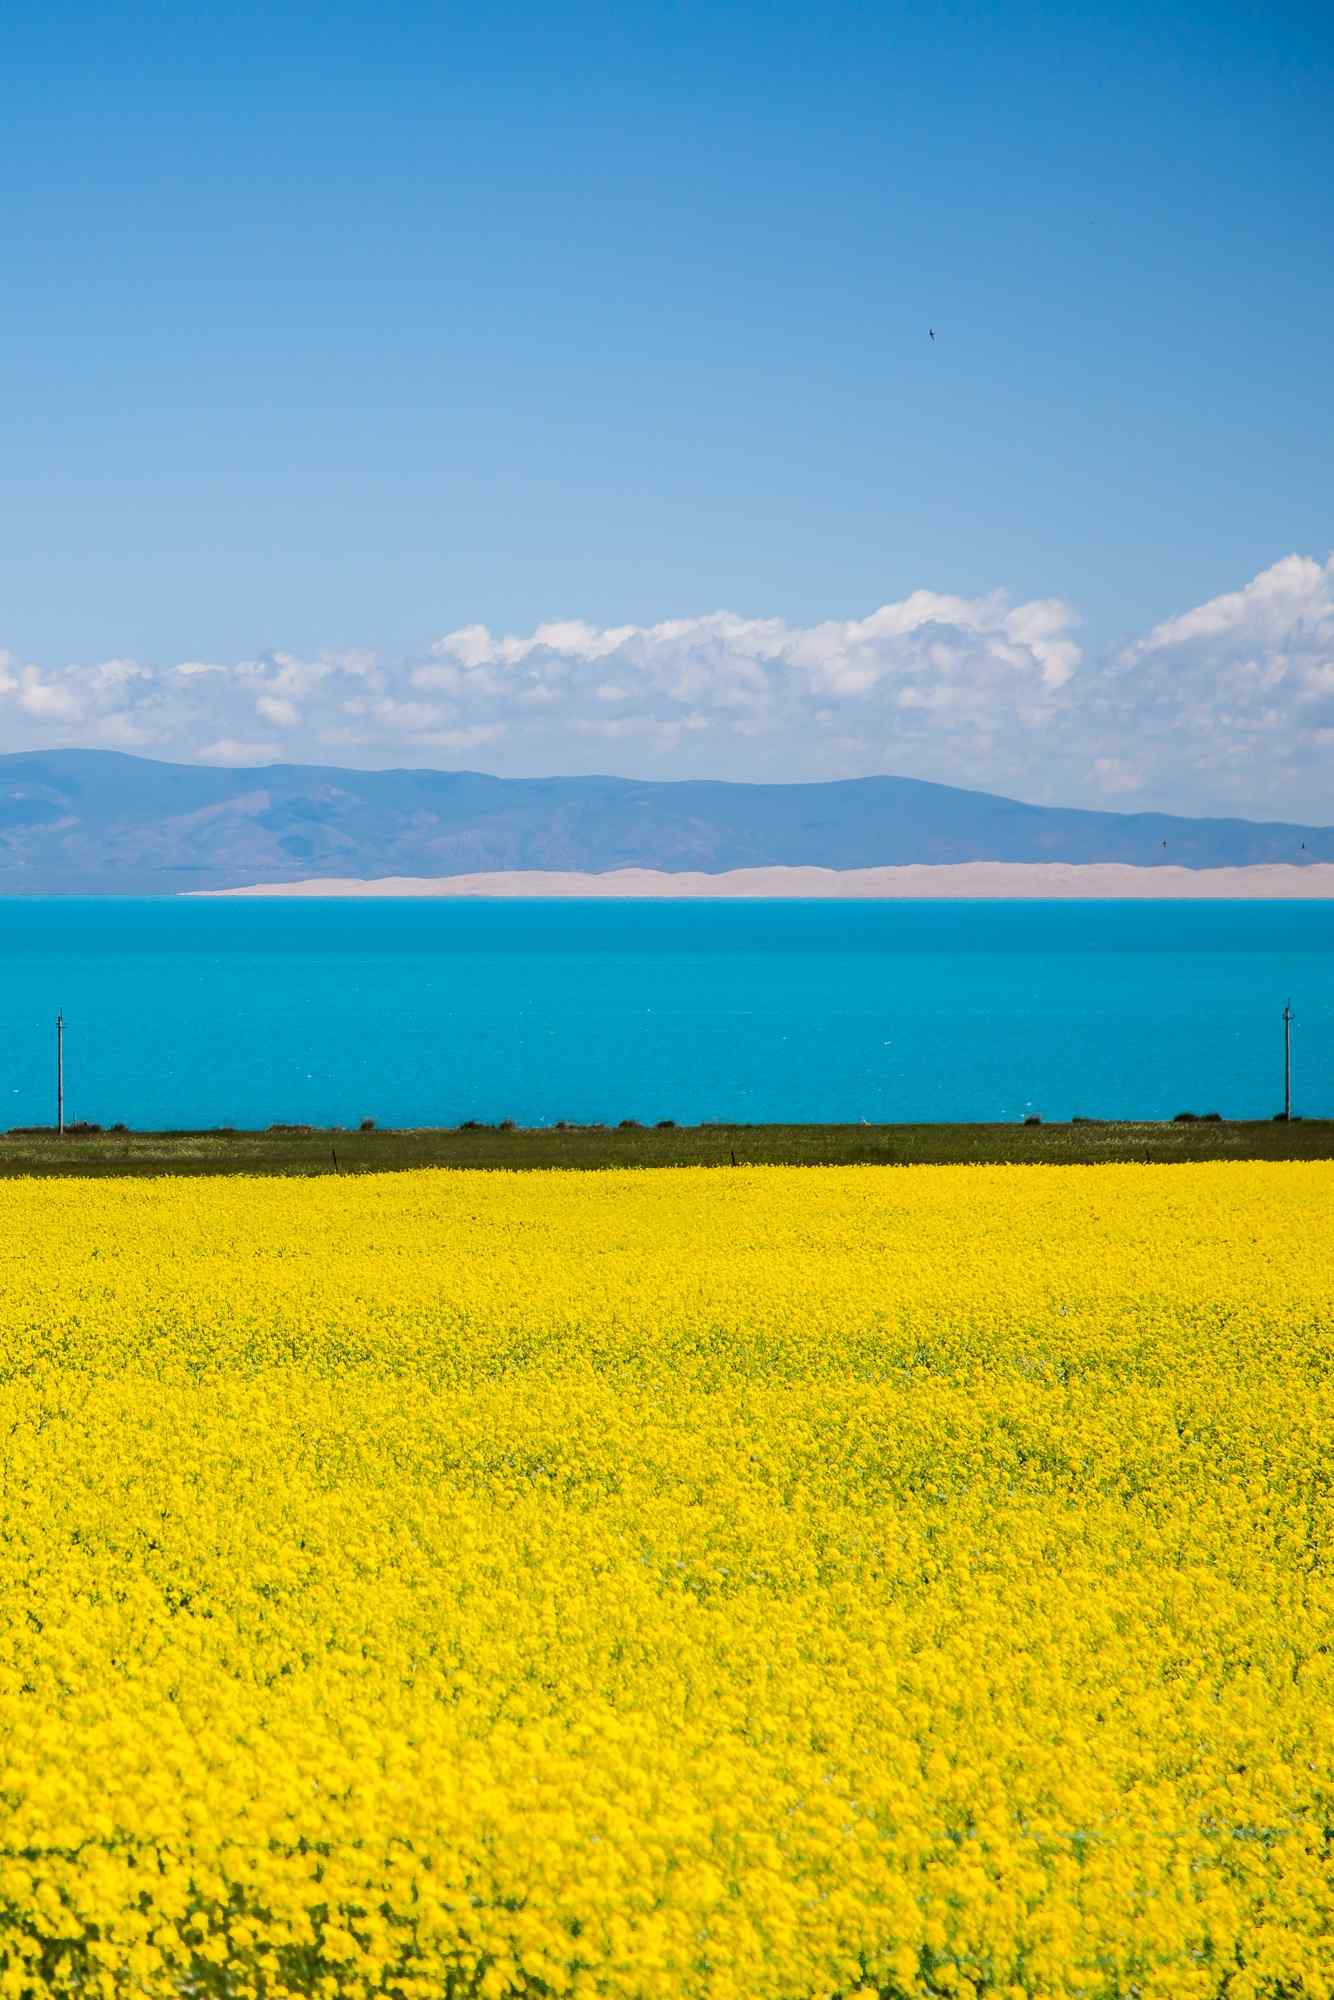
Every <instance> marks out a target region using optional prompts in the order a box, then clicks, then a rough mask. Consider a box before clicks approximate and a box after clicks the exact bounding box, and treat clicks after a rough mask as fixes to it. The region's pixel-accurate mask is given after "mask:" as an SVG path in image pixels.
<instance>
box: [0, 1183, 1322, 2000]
mask: <svg viewBox="0 0 1334 2000" xmlns="http://www.w3.org/2000/svg"><path fill="white" fill-rule="evenodd" d="M1332 1225H1334V1166H1324V1165H1313V1166H1312V1165H1270V1166H1264V1165H1255V1166H1246V1165H1226V1166H1192V1167H1184V1166H1183V1167H1174V1168H1138V1167H1102V1168H1089V1169H1081V1168H1047V1167H1033V1168H1025V1167H1013V1168H994V1169H993V1168H977V1167H964V1168H926V1167H919V1168H909V1169H897V1170H885V1169H876V1168H849V1169H830V1170H810V1169H804V1170H803V1169H784V1168H769V1169H766V1168H758V1169H753V1170H738V1171H735V1172H733V1171H731V1170H713V1171H709V1170H683V1171H672V1172H668V1171H662V1172H655V1173H641V1174H634V1173H622V1172H614V1173H600V1174H532V1175H484V1174H476V1173H418V1174H405V1175H402V1176H397V1177H382V1178H381V1177H376V1178H368V1179H357V1180H351V1179H344V1180H341V1181H337V1180H332V1179H323V1180H319V1181H282V1180H268V1181H258V1180H253V1181H246V1180H236V1179H225V1180H212V1181H210V1180H189V1181H176V1182H172V1181H160V1182H127V1181H121V1182H101V1183H98V1182H88V1181H83V1182H75V1181H69V1182H46V1183H37V1182H20V1183H6V1184H0V1434H2V1435H3V1439H4V1461H3V1463H4V1496H3V1504H2V1507H0V1531H2V1535H3V1541H2V1543H0V1623H2V1630H0V1809H2V1811H3V1829H2V1832H0V1841H2V1850H0V1968H2V1969H0V1994H7V1995H13V1996H19V1995H42V1994H46V1993H52V1994H54V1993H61V1994H65V1993H69V1994H75V1993H77V1994H91V1995H98V1994H106V1995H118V1996H119V1995H123V1996H141V1995H143V1996H159V1995H160V1996H166V1995H180V1996H202V1995H210V1994H229V1995H231V1994H234V1995H238V1996H239V1995H254V1996H259V1995H265V1996H269V1995H273V1996H277V1995H283V1994H288V1993H303V1994H307V1993H308V1994H321V1995H328V1996H335V1995H337V1996H340V2000H341V1996H343V1995H362V1994H371V1993H377V1994H381V1993H382V1994H390V1995H400V1996H404V2000H407V1996H420V2000H428V1996H429V1997H430V2000H443V1996H456V2000H458V1997H459V1996H473V1995H478V1996H484V2000H500V1996H502V1995H506V1994H513V1995H539V1994H540V1995H579V1996H594V1995H597V1996H607V2000H812V1996H817V1995H819V1996H826V2000H828V1996H845V2000H850V1996H854V1995H857V1996H862V2000H869V1996H871V1995H892V1996H905V1995H915V1994H939V1995H944V1996H949V2000H973V1996H974V1995H979V1994H983V1993H987V1994H998V1995H1004V1996H1010V2000H1019V1996H1024V1995H1032V1996H1057V1995H1065V1994H1071V1995H1076V1994H1077V1995H1087V1996H1102V1995H1107V1996H1113V1995H1115V1996H1120V1997H1121V2000H1129V1996H1135V1995H1138V1996H1145V2000H1151V1996H1157V1995H1162V1996H1168V1995H1198V1996H1206V1995H1208V1996H1213V1995H1220V1996H1221V1995H1227V1996H1229V2000H1258V1996H1261V1995H1268V1996H1274V2000H1279V1996H1301V1995H1309V1996H1313V2000H1323V1997H1324V1996H1327V1995H1330V1994H1331V1993H1334V1876H1332V1873H1331V1868H1332V1861H1334V1653H1331V1650H1330V1649H1331V1645H1334V1567H1331V1526H1332V1525H1334V1510H1332V1507H1331V1473H1332V1471H1334V1353H1332V1350H1331V1297H1332V1295H1334V1227H1332Z"/></svg>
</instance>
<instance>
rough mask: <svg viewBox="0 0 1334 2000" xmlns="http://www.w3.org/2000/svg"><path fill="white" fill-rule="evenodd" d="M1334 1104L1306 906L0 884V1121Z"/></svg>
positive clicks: (159, 1122) (1320, 949)
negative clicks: (518, 896) (301, 897)
mask: <svg viewBox="0 0 1334 2000" xmlns="http://www.w3.org/2000/svg"><path fill="white" fill-rule="evenodd" d="M1289 996H1291V998H1292V1001H1293V1004H1294V1012H1295V1016H1296V1028H1295V1039H1294V1050H1295V1108H1296V1109H1297V1110H1299V1111H1305V1112H1306V1113H1307V1114H1308V1115H1315V1114H1317V1113H1319V1112H1322V1111H1323V1112H1334V906H1331V905H1324V904H1319V903H1304V904H1303V903H1198V904H1190V903H1027V902H1014V903H994V902H986V903H963V902H941V903H832V902H831V903H813V902H751V903H733V902H728V903H653V902H618V903H605V902H596V903H594V902H536V901H534V902H509V901H506V902H472V901H467V902H465V901H458V902H454V901H443V900H441V901H419V902H418V901H414V902H408V901H404V902H336V901H330V902H314V901H311V902H307V901H291V902H279V901H268V902H266V901H225V902H191V901H181V902H171V901H143V902H135V901H129V900H125V901H121V900H98V901H91V900H90V901H79V900H71V899H60V900H51V901H27V900H24V901H18V900H10V901H4V902H0V1125H23V1124H42V1123H50V1122H51V1121H52V1119H53V1117H54V1025H53V1024H54V1019H55V1015H56V1011H57V1009H58V1008H63V1010H64V1014H65V1022H66V1034H65V1050H66V1116H67V1117H68V1118H70V1119H75V1118H86V1119H95V1120H97V1121H98V1122H100V1123H102V1124H110V1123H111V1122H112V1121H113V1120H116V1119H124V1120H125V1121H126V1122H127V1123H128V1124H130V1125H133V1126H141V1127H161V1126H174V1125H175V1126H182V1125H183V1126H193V1125H214V1124H227V1125H267V1124H270V1123H274V1122H278V1121H291V1122H309V1123H312V1124H315V1123H318V1124H352V1123H355V1122H356V1121H357V1120H358V1119H360V1118H363V1117H373V1118H375V1119H377V1120H378V1121H379V1122H380V1123H381V1124H383V1125H396V1124H403V1125H410V1124H423V1125H425V1124H451V1125H452V1124H457V1123H459V1122H460V1121H461V1120H463V1119H465V1118H479V1119H485V1120H488V1121H490V1120H496V1119H500V1118H504V1117H511V1118H515V1119H517V1120H518V1121H519V1122H520V1123H521V1124H546V1123H551V1122H554V1121H555V1120H556V1119H558V1118H568V1119H571V1120H593V1119H604V1120H606V1121H608V1122H614V1121H615V1120H617V1119H620V1118H627V1117H628V1118H639V1119H643V1120H645V1121H649V1120H654V1119H658V1118H675V1119H676V1120H677V1121H678V1122H679V1123H683V1124H684V1123H695V1122H697V1121H700V1120H704V1119H735V1120H739V1121H782V1120H789V1119H790V1120H821V1119H838V1120H853V1121H855V1120H857V1119H861V1118H865V1119H869V1120H871V1121H873V1122H874V1121H879V1120H892V1119H974V1118H979V1119H993V1118H995V1119H1013V1118H1021V1117H1023V1116H1025V1115H1026V1114H1027V1113H1029V1112H1034V1111H1035V1112H1039V1113H1041V1114H1042V1115H1043V1116H1045V1117H1047V1118H1049V1119H1063V1118H1068V1117H1070V1116H1071V1115H1072V1114H1074V1113H1083V1114H1085V1115H1088V1116H1104V1117H1113V1116H1120V1117H1152V1118H1157V1117H1164V1116H1170V1115H1171V1114H1172V1113H1173V1112H1176V1111H1180V1110H1195V1111H1210V1110H1219V1111H1222V1112H1223V1113H1224V1115H1225V1116H1239V1117H1243V1116H1244V1117H1265V1116H1268V1115H1269V1114H1270V1113H1272V1112H1273V1111H1275V1110H1276V1109H1277V1108H1278V1107H1279V1105H1280V1103H1281V1093H1282V1025H1281V1015H1282V1008H1283V1003H1284V1001H1285V1000H1286V999H1287V998H1288V997H1289Z"/></svg>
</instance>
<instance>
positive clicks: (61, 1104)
mask: <svg viewBox="0 0 1334 2000" xmlns="http://www.w3.org/2000/svg"><path fill="white" fill-rule="evenodd" d="M56 1135H57V1137H58V1138H61V1139H63V1138H64V1136H65V1016H64V1015H63V1014H57V1015H56Z"/></svg>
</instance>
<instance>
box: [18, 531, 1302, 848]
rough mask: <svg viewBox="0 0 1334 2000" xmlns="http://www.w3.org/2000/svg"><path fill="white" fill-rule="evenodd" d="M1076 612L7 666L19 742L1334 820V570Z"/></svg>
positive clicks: (676, 624)
mask: <svg viewBox="0 0 1334 2000" xmlns="http://www.w3.org/2000/svg"><path fill="white" fill-rule="evenodd" d="M1078 631H1079V617H1078V614H1077V612H1076V611H1075V609H1074V608H1073V607H1072V606H1071V605H1069V604H1067V603H1065V602H1063V601H1062V600H1061V599H1059V598H1041V599H1036V600H1033V601H1031V602H1028V603H1021V604H1012V603H1011V602H1010V601H1009V599H1008V598H1007V597H1006V596H1005V595H1004V594H1003V593H996V594H994V595H992V596H988V597H981V598H964V597H953V596H948V595H942V594H940V593H937V592H934V591H928V590H918V591H914V592H913V593H912V595H911V596H909V597H906V598H903V599H902V600H901V601H899V602H898V603H894V604H886V605H882V606H881V608H880V609H879V610H878V611H874V612H872V613H871V614H870V616H869V617H865V618H852V619H836V620H829V621H827V622H825V623H823V624H818V625H811V626H794V625H789V624H787V623H786V622H785V621H784V620H782V619H781V618H748V617H742V616H738V615H737V614H735V613H732V612H726V611H720V612H714V613H710V614H708V615H706V616H701V617H693V618H678V619H668V620H665V621H664V622H662V623H661V624H657V625H648V626H641V625H620V626H612V627H604V626H595V625H590V624H586V623H585V622H583V621H582V620H580V619H563V620H553V621H552V622H550V623H546V624H542V625H539V626H538V627H537V629H536V630H535V631H534V632H531V633H529V634H526V635H513V634H500V633H494V632H492V631H490V630H488V628H487V627H485V626H482V625H467V626H463V627H462V628H460V629H459V630H458V631H455V632H450V633H447V634H446V635H445V636H444V637H442V638H440V639H438V640H437V641H436V642H435V643H434V644H433V645H431V646H430V647H429V648H427V649H426V650H425V652H424V653H423V654H422V655H420V656H418V657H416V658H409V659H405V660H397V661H390V660H387V659H384V658H381V657H379V656H378V655H375V654H371V653H364V652H343V653H328V654H324V655H321V656H320V657H319V658H317V659H304V658H300V657H298V656H296V655H295V654H291V653H282V652H278V653H271V654H267V655H265V656H263V657H262V658H257V659H253V660H242V661H234V662H219V661H207V660H185V661H181V662H179V663H176V664H171V665H166V666H148V665H144V664H142V663H140V662H138V661H135V660H124V659H112V660H104V661H101V662H99V663H98V664H96V665H91V666H85V665H79V664H72V665H68V666H63V667H55V668H51V667H40V666H37V665H35V664H33V663H31V662H28V661H22V660H19V659H17V658H15V657H14V656H13V655H12V654H9V653H5V652H0V748H3V749H6V750H18V749H37V748H47V747H53V746H56V745H62V746H64V745H82V746H86V747H93V748H103V749H108V748H109V749H120V750H130V751H135V752H138V753H139V754H142V755H145V756H152V757H160V758H167V759H179V760H180V761H183V762H191V763H212V764H229V765H248V764H263V763H272V762H278V761H282V762H294V763H330V764H348V765H360V766H383V765H393V764H416V765H427V766H441V767H453V768H458V767H460V766H465V767H472V768H480V769H486V770H492V771H497V772H500V773H502V774H505V775H514V776H519V775H536V774H541V773H555V772H560V773H576V772H590V771H615V772H618V773H621V774H626V775H640V776H644V777H718V778H748V779H755V780H762V779H775V780H778V779H782V780H791V779H802V778H830V777H861V776H865V775H868V774H871V773H875V772H891V773H895V774H898V775H903V776H908V777H919V778H931V779H936V780H938V781H942V782H945V783H951V784H959V785H965V786H972V787H979V788H983V789H989V790H997V791H1007V792H1011V793H1014V794H1016V795H1018V796H1021V797H1023V798H1027V799H1032V800H1034V801H1037V802H1044V803H1063V804H1080V803H1088V804H1090V805H1106V804H1109V803H1110V804H1116V805H1119V806H1122V807H1130V808H1133V807H1134V806H1137V805H1143V806H1145V807H1149V806H1153V807H1156V808H1166V809H1168V810H1179V811H1183V812H1194V813H1199V812H1237V813H1243V814H1248V815H1251V816H1256V817H1275V818H1302V819H1308V820H1320V819H1330V818H1334V811H1332V810H1331V783H1330V781H1331V777H1334V557H1331V558H1330V560H1329V561H1327V562H1325V563H1323V564H1322V563H1320V562H1317V561H1314V560H1313V559H1311V558H1309V557H1305V556H1295V555H1294V556H1288V557H1287V558H1285V559H1284V560H1283V561H1282V562H1278V563H1275V564H1274V565H1273V567H1272V568H1270V569H1267V570H1265V571H1263V572H1262V573H1261V574H1260V575H1259V576H1257V577H1255V578H1254V579H1253V580H1252V581H1251V582H1250V583H1248V584H1246V585H1245V586H1244V588H1242V589H1240V590H1236V591H1232V592H1229V593H1228V594H1226V595H1225V596H1222V597H1217V598H1214V599H1212V600H1211V601H1210V602H1209V603H1207V604H1201V605H1197V606H1195V607H1194V608H1193V609H1190V610H1187V611H1185V612H1183V613H1181V614H1180V615H1179V616H1178V617H1175V618H1170V619H1167V620H1166V621H1165V622H1164V623H1162V624H1161V625H1158V626H1156V627H1155V628H1154V629H1153V630H1152V631H1151V632H1149V633H1147V634H1146V635H1145V636H1144V637H1143V638H1141V639H1138V640H1136V641H1135V642H1134V643H1133V644H1131V645H1129V646H1127V647H1125V648H1124V649H1123V650H1122V651H1121V652H1119V653H1117V654H1115V655H1113V656H1111V657H1108V658H1103V659H1097V660H1090V659H1087V658H1085V656H1084V654H1083V652H1082V650H1081V647H1080V645H1079V641H1078V636H1077V635H1078Z"/></svg>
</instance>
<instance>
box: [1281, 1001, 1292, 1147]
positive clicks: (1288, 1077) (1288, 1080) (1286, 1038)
mask: <svg viewBox="0 0 1334 2000" xmlns="http://www.w3.org/2000/svg"><path fill="white" fill-rule="evenodd" d="M1283 1116H1284V1118H1285V1119H1290V1118H1291V1117H1292V1002H1291V1000H1289V1001H1288V1002H1287V1004H1286V1005H1285V1006H1284V1009H1283Z"/></svg>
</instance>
